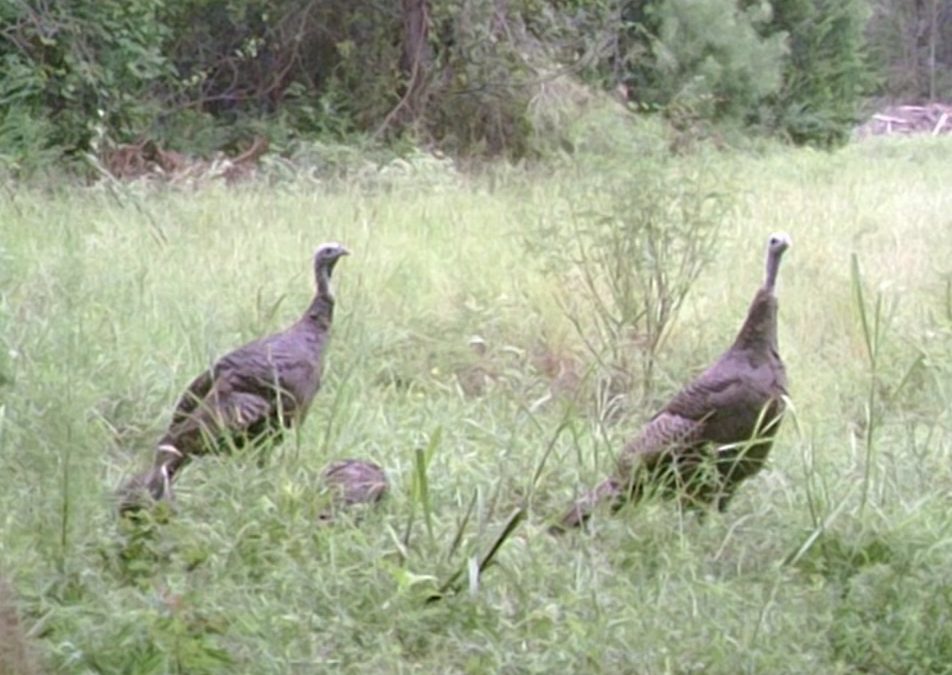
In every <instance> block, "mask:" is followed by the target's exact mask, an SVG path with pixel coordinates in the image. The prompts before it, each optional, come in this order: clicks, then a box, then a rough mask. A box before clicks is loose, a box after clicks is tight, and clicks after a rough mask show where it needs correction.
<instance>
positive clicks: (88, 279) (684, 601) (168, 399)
mask: <svg viewBox="0 0 952 675" xmlns="http://www.w3.org/2000/svg"><path fill="white" fill-rule="evenodd" d="M614 151H615V152H617V153H618V155H617V156H616V157H615V158H614V162H615V164H614V165H613V166H614V168H611V167H609V168H606V169H605V173H603V172H602V165H601V164H600V163H599V161H597V157H596V158H593V159H590V160H589V161H587V162H584V161H583V162H581V163H580V164H575V165H572V164H568V163H566V164H563V165H560V166H557V167H554V168H548V169H545V170H543V169H542V168H536V169H524V168H509V169H504V168H498V169H494V170H492V171H487V172H485V173H481V174H479V175H466V174H461V173H458V172H456V171H454V170H453V169H452V168H451V167H450V166H448V165H446V164H444V163H441V162H437V161H436V160H425V159H424V158H420V159H419V160H418V161H417V160H414V161H408V162H399V163H394V164H391V165H388V166H386V167H384V168H379V167H378V168H376V169H369V170H367V171H365V172H362V173H359V174H357V175H354V176H353V177H351V178H348V179H345V180H324V181H318V180H310V179H306V178H304V177H298V178H295V179H288V180H285V181H282V182H278V183H276V184H274V185H270V186H269V185H267V184H265V183H264V182H260V183H254V184H246V185H240V186H237V187H234V188H225V187H223V186H219V185H209V186H204V187H202V188H201V189H195V190H192V189H179V190H161V189H148V188H145V187H143V186H136V185H133V186H128V187H119V186H109V185H108V184H98V185H96V186H93V187H88V188H65V187H64V188H57V189H52V188H51V189H45V190H44V189H40V188H36V187H33V188H26V187H18V186H14V185H11V186H9V187H8V188H7V191H6V193H5V194H4V196H3V198H2V199H0V456H2V458H3V461H4V470H3V471H2V472H0V581H2V582H3V583H2V584H0V603H6V609H5V608H4V607H0V670H3V667H4V663H5V662H4V659H6V664H7V665H6V667H7V668H8V669H13V668H15V667H19V668H20V670H22V671H23V672H64V673H94V672H95V673H165V672H176V673H211V672H228V673H233V672H237V673H311V672H324V671H340V672H472V673H483V672H546V671H547V672H601V671H605V672H613V673H617V672H632V673H661V672H671V673H686V672H704V673H738V672H758V673H766V672H770V673H775V672H777V673H779V672H791V673H803V672H823V673H837V672H839V673H853V672H874V673H887V672H896V673H900V672H901V673H925V672H935V673H938V672H952V518H950V517H949V515H948V514H949V512H950V507H952V497H950V495H952V427H950V425H952V416H950V404H952V290H950V289H952V190H950V189H949V186H950V185H952V162H950V161H949V156H950V152H952V146H950V145H949V142H948V141H941V140H935V139H929V140H922V141H908V140H903V141H882V142H869V143H866V144H861V145H853V146H850V147H848V148H846V149H844V150H842V151H839V152H837V153H835V154H826V153H820V152H815V151H809V150H794V149H772V150H769V151H765V152H763V153H755V154H720V155H717V154H715V155H710V154H705V153H702V154H701V155H699V156H692V157H687V158H681V159H675V160H670V163H673V169H672V170H673V171H674V172H675V173H677V172H679V171H681V170H684V171H685V172H688V171H696V172H699V175H701V176H702V177H703V180H704V181H707V182H710V183H711V184H712V185H714V186H716V187H717V188H718V189H720V190H721V191H722V192H725V193H727V194H728V197H729V200H730V201H729V203H730V209H729V211H728V212H726V213H725V214H724V215H723V217H722V218H721V220H720V221H719V223H718V225H719V230H718V236H717V242H718V243H717V248H716V256H715V257H714V260H713V262H712V264H709V265H708V266H706V267H705V268H704V269H703V270H702V271H701V274H700V276H699V277H698V279H697V281H696V282H695V283H694V285H693V286H692V287H691V289H690V292H689V293H688V295H687V296H686V300H685V303H684V306H683V307H682V309H681V311H680V313H679V314H678V315H677V317H676V319H675V321H674V322H673V324H672V327H671V329H670V331H669V332H668V333H667V337H666V339H665V340H664V341H663V342H662V344H661V346H660V347H659V349H658V354H657V360H656V364H655V370H654V373H655V375H654V377H655V379H656V384H655V385H654V387H653V389H652V390H651V391H650V392H649V394H647V395H644V394H636V393H634V391H635V390H638V391H640V389H639V388H638V387H637V381H635V382H634V384H633V388H632V392H631V393H630V394H626V392H621V393H620V395H619V396H620V399H618V400H621V401H622V403H623V405H620V406H615V407H614V408H613V410H614V411H615V413H613V414H608V413H607V412H606V406H605V401H604V399H603V398H601V397H600V396H599V394H598V392H599V391H600V390H599V388H598V382H597V380H598V378H599V368H598V367H597V358H596V356H597V354H595V353H593V351H592V350H591V349H589V348H588V347H587V346H586V345H585V341H584V340H583V339H582V336H580V334H579V332H578V330H576V328H575V327H574V326H573V324H572V321H571V320H570V319H571V318H572V317H570V316H567V315H566V311H565V309H564V308H565V307H580V308H581V309H579V311H580V312H582V311H584V307H585V302H584V301H585V297H584V296H582V297H581V298H575V299H574V302H573V298H571V297H568V296H571V295H572V294H573V293H580V292H581V291H580V290H579V289H578V287H576V286H573V285H572V284H571V283H567V282H566V279H567V278H569V277H567V276H565V275H563V274H560V273H559V270H558V269H554V267H555V268H557V266H558V264H559V263H560V261H564V260H565V259H566V256H567V255H568V254H567V252H566V249H565V246H566V242H567V241H571V233H570V232H568V233H567V232H566V226H567V223H568V222H570V221H571V220H572V216H571V214H572V213H573V212H577V211H578V210H579V208H580V207H585V208H588V207H592V208H596V209H597V208H599V207H600V206H603V205H604V201H605V200H606V199H608V197H606V196H605V195H606V194H607V193H606V190H605V186H606V185H607V182H608V181H609V178H608V177H606V176H607V174H608V173H610V172H613V173H612V175H613V176H614V178H611V180H622V179H623V178H624V176H625V162H626V161H634V160H628V159H624V158H623V156H627V153H629V152H631V156H637V152H636V149H632V148H626V147H620V148H616V149H614ZM646 161H647V160H646ZM619 177H620V178H619ZM606 208H608V207H606ZM567 214H568V215H567ZM775 230H785V231H787V232H789V233H790V234H791V236H792V238H793V242H794V245H793V248H792V249H791V250H790V251H789V252H788V253H787V255H786V258H785V261H784V265H783V268H782V270H781V274H780V286H779V294H780V341H781V353H782V355H783V357H784V359H785V361H786V363H787V369H788V373H789V376H790V380H791V397H792V401H793V409H792V411H791V414H789V415H788V417H787V419H786V421H785V422H784V426H783V429H782V432H781V435H780V438H779V439H778V441H777V443H776V445H775V447H774V450H773V453H772V455H771V460H770V463H769V466H768V468H767V470H765V471H764V472H762V473H761V474H760V475H758V476H757V477H755V478H754V479H752V480H751V481H749V482H747V483H745V484H744V485H743V486H742V487H741V489H740V490H739V493H738V496H737V498H736V499H735V500H734V501H733V502H732V504H731V508H730V509H729V510H728V511H727V513H725V514H717V513H712V514H710V515H709V516H708V517H706V518H704V519H699V518H697V517H696V516H695V515H694V514H691V513H682V512H681V511H679V509H678V508H677V506H676V505H675V504H673V503H670V502H662V501H650V502H648V503H645V504H642V505H639V506H638V507H637V508H635V509H627V510H625V511H623V513H622V514H619V516H617V517H610V516H608V515H607V514H601V516H600V517H597V518H596V519H595V520H594V521H593V524H592V527H591V528H590V531H588V532H585V533H579V534H572V535H569V536H567V537H564V538H561V539H556V538H553V537H551V536H550V535H548V534H547V533H546V527H547V525H548V524H549V522H550V519H551V518H552V517H553V516H555V515H556V514H557V513H558V512H559V511H560V510H561V509H562V508H563V507H564V506H565V504H566V503H567V501H568V500H569V499H571V498H572V497H573V495H575V494H576V492H577V491H578V490H580V489H582V488H584V487H585V486H587V485H590V484H591V483H593V482H594V481H596V480H597V479H598V478H599V477H601V476H603V475H604V473H605V472H606V471H607V470H608V467H609V466H610V465H611V460H612V456H613V453H614V452H615V451H617V449H618V448H620V447H621V444H622V443H623V442H624V440H625V439H626V438H628V437H630V436H631V435H632V434H633V433H634V432H635V431H636V430H637V428H638V426H639V425H640V424H641V422H643V421H644V420H645V419H646V418H647V417H648V416H649V415H650V414H651V413H652V412H653V409H654V408H655V407H656V406H657V405H659V404H660V403H662V402H663V401H664V399H665V398H666V397H667V396H669V395H671V394H672V393H674V391H676V389H677V388H678V386H679V384H680V383H682V382H684V381H685V380H686V379H687V378H689V377H690V376H691V375H692V374H694V373H696V372H698V371H699V370H700V369H701V368H703V367H704V366H705V365H706V364H707V363H709V362H710V361H711V360H712V359H713V358H714V357H716V356H717V354H718V353H719V352H721V351H722V350H723V349H725V348H726V347H727V346H728V345H729V344H730V341H731V340H732V338H733V334H734V332H735V331H736V329H737V328H738V327H739V325H740V323H741V321H742V319H743V316H744V313H745V311H746V307H747V303H748V302H749V300H750V298H751V297H752V296H753V293H754V291H755V289H756V287H757V285H758V284H759V283H760V278H761V274H762V260H763V247H764V244H765V242H766V238H767V236H768V235H769V234H770V233H771V232H772V231H775ZM546 233H548V234H546ZM553 233H554V234H553ZM331 239H333V240H339V241H342V242H344V243H346V244H347V245H348V246H349V247H350V249H351V250H352V251H353V255H352V256H350V257H349V258H346V259H344V260H343V261H342V262H341V263H340V264H339V265H338V268H337V271H336V276H335V281H336V292H337V300H338V305H337V315H336V319H335V325H334V338H333V341H332V343H331V346H330V349H329V352H328V354H327V361H326V363H327V376H326V379H325V382H324V386H323V389H322V390H321V392H320V393H319V394H318V397H317V399H316V401H315V405H314V408H313V409H312V412H311V414H310V416H309V418H308V420H307V422H306V424H305V425H304V426H303V428H302V429H301V430H300V433H299V434H297V435H296V436H295V437H293V438H290V439H288V440H287V441H286V442H285V443H284V444H283V445H281V446H279V447H278V448H275V449H274V451H273V453H272V455H271V457H270V459H269V460H268V461H266V462H265V463H264V465H263V466H259V465H258V463H257V462H256V461H255V459H254V458H252V457H250V456H248V457H245V456H241V455H238V456H232V457H208V458H204V459H202V460H200V461H197V462H195V463H193V464H192V465H191V466H189V467H188V468H187V469H186V470H185V471H184V472H183V473H182V475H181V479H180V480H179V482H178V486H177V494H178V498H177V502H176V505H175V513H174V514H172V515H171V516H170V517H169V518H168V519H167V521H166V522H160V523H157V524H155V526H154V527H151V528H148V527H143V528H139V529H133V528H130V527H127V526H124V525H123V524H121V523H120V522H118V520H117V517H116V513H115V503H114V490H115V488H116V486H117V485H118V484H119V483H120V481H121V480H122V479H123V478H124V477H125V476H127V475H129V474H131V473H132V472H134V471H138V470H141V469H142V468H144V467H145V466H146V465H147V464H148V463H149V461H150V456H151V447H152V444H154V442H155V440H156V439H157V438H158V437H159V435H160V434H161V432H162V431H163V429H164V425H165V424H166V423H167V422H168V416H169V414H170V411H171V407H172V405H173V404H174V401H175V399H176V398H177V396H178V394H179V393H180V392H181V390H182V389H183V387H184V386H185V385H186V384H187V383H188V382H189V381H190V379H191V378H192V377H193V376H194V375H195V374H197V373H198V372H200V370H201V369H202V368H204V367H206V366H207V365H208V363H209V362H210V360H211V359H213V358H214V357H215V356H217V355H220V354H222V353H224V352H225V351H227V350H229V349H231V348H233V347H235V346H237V345H239V344H241V343H242V342H244V341H247V340H249V339H252V338H254V337H257V336H260V335H263V334H265V333H267V332H270V331H272V330H276V329H278V328H280V327H282V326H284V325H286V324H287V323H289V322H290V321H292V320H294V319H295V318H296V317H297V316H298V314H299V313H300V312H301V311H302V310H303V309H304V307H305V306H306V305H307V302H308V300H309V298H310V295H311V293H312V289H313V280H312V277H311V273H310V269H311V263H310V257H311V254H312V252H313V250H314V248H315V247H316V245H317V244H319V243H321V242H322V241H326V240H331ZM853 254H855V256H856V258H855V259H856V261H857V262H858V266H859V277H856V276H855V275H854V272H853V270H852V263H851V260H852V255H853ZM857 282H859V283H857ZM860 288H861V289H862V294H861V298H860V297H859V296H860V294H858V292H857V291H858V289H860ZM579 300H581V301H579ZM877 303H878V306H879V310H878V314H877V310H876V306H877ZM861 305H862V307H864V308H865V312H863V311H860V307H861ZM877 316H878V317H879V320H878V321H877V319H876V317H877ZM864 317H865V325H866V330H865V331H864V328H863V326H864ZM575 318H576V319H579V320H581V323H580V325H581V327H582V330H583V331H584V330H585V326H586V324H585V322H584V319H585V316H583V315H581V314H580V315H579V316H577V317H575ZM476 336H478V337H479V338H480V339H481V340H482V341H483V342H484V343H485V347H486V348H485V351H484V352H482V353H480V352H479V351H477V350H474V348H473V345H472V344H471V343H472V342H473V339H474V337H476ZM632 349H636V346H633V347H632ZM873 357H875V358H873ZM619 410H620V411H621V412H620V413H619V412H617V411H619ZM341 457H364V458H368V459H373V460H375V461H377V462H378V463H380V464H381V465H383V466H384V467H385V468H386V470H387V472H388V473H389V476H390V479H391V483H392V492H391V495H390V497H389V498H388V499H387V500H386V501H385V502H384V503H383V504H382V505H381V507H380V508H379V509H377V510H375V511H373V512H371V513H366V514H365V515H364V517H363V518H362V519H361V520H360V521H359V523H353V522H350V521H347V522H342V523H339V524H337V525H335V526H333V527H330V528H327V527H318V526H317V524H316V516H317V514H318V513H319V512H320V510H321V508H323V505H324V502H325V495H323V493H322V492H321V488H320V483H319V473H320V469H321V467H322V466H323V465H324V464H325V463H326V462H328V461H330V460H333V459H337V458H341ZM421 458H422V459H421ZM421 468H425V477H426V480H425V481H422V480H421V474H422V473H423V472H422V471H421ZM424 488H425V489H424ZM519 507H524V508H525V509H526V512H527V517H526V519H525V520H524V521H522V522H521V523H520V524H519V525H518V528H517V529H516V530H515V531H514V532H513V533H512V535H511V536H509V537H508V539H507V540H506V541H505V542H504V543H503V545H502V547H501V548H500V550H499V552H498V555H497V556H496V559H495V564H494V565H492V566H491V567H489V568H488V569H487V570H486V571H485V573H484V574H483V575H481V576H477V575H476V574H475V573H474V570H473V568H474V561H476V560H478V558H479V557H480V556H482V555H484V554H485V553H486V551H487V550H488V549H489V547H490V546H491V544H492V543H493V541H494V539H495V538H496V537H497V536H498V535H499V533H500V531H501V529H502V528H503V526H504V524H505V523H506V521H507V518H509V517H510V515H511V514H512V513H513V512H514V511H515V509H517V508H519ZM456 572H461V573H460V575H459V576H458V577H457V578H458V581H459V583H458V584H457V585H455V586H454V587H453V589H451V590H452V591H453V592H450V593H448V594H447V595H446V596H445V597H443V598H442V599H441V600H439V601H436V602H429V603H428V602H427V598H428V597H430V596H431V595H432V594H433V593H434V591H435V590H436V589H438V588H439V587H440V586H442V585H443V584H444V583H445V582H446V581H447V580H448V579H450V578H451V577H452V575H453V574H454V573H456ZM11 607H13V608H15V609H16V610H17V611H18V613H19V617H20V618H19V621H17V619H16V617H15V616H14V613H13V612H11V611H10V609H11ZM10 663H16V664H19V666H10V665H9V664H10ZM14 672H15V671H14Z"/></svg>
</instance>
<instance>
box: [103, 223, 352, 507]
mask: <svg viewBox="0 0 952 675" xmlns="http://www.w3.org/2000/svg"><path fill="white" fill-rule="evenodd" d="M344 255H348V251H347V249H346V248H344V247H343V246H341V245H340V244H337V243H333V242H332V243H327V244H323V245H321V246H320V247H318V249H317V252H316V253H315V254H314V274H315V277H316V281H317V293H316V294H315V296H314V299H313V300H312V301H311V304H310V306H308V308H307V311H306V312H305V313H304V315H303V316H302V317H301V318H300V319H298V320H297V322H295V323H294V324H293V325H291V326H290V327H289V328H287V329H285V330H283V331H281V332H280V333H275V334H273V335H270V336H268V337H265V338H262V339H260V340H255V341H254V342H250V343H248V344H246V345H244V346H243V347H239V348H238V349H236V350H234V351H232V352H230V353H228V354H226V355H225V356H223V357H221V358H220V359H219V360H218V361H216V362H215V363H214V365H212V367H211V368H210V369H209V370H207V371H205V372H203V373H202V374H201V375H199V376H198V377H196V378H195V379H194V380H193V381H192V383H191V384H190V385H188V388H187V389H186V391H185V393H184V394H183V395H182V397H181V398H180V399H179V402H178V405H177V406H176V408H175V411H174V412H173V413H172V420H171V422H170V423H169V427H168V430H167V431H166V432H165V435H163V436H162V438H161V439H160V440H159V442H158V444H157V448H156V456H155V462H154V464H153V466H152V468H151V469H150V470H149V471H147V472H146V473H145V474H142V475H141V476H137V477H135V478H133V479H132V480H131V481H130V482H129V483H127V485H126V486H125V487H124V488H123V489H122V490H121V497H120V498H121V504H120V510H122V511H125V510H128V509H134V508H137V507H139V506H141V503H140V500H139V493H141V491H142V490H143V489H145V490H147V491H148V493H149V494H150V495H151V497H152V498H153V499H155V500H159V499H162V498H164V497H169V496H170V495H171V484H172V481H173V479H174V478H175V475H176V474H177V473H178V471H179V470H180V469H181V468H182V467H183V466H184V465H185V464H186V463H187V462H188V461H189V460H190V459H191V458H192V457H193V456H194V455H200V454H203V453H205V452H209V451H213V450H218V449H222V448H223V447H225V448H226V447H229V445H231V444H233V445H235V446H241V445H243V444H244V443H245V442H247V441H250V440H259V439H263V438H268V437H270V438H272V439H273V440H279V439H280V436H281V434H282V431H283V429H284V428H287V427H291V426H293V425H296V424H299V423H300V422H301V421H302V420H303V419H304V416H305V415H306V414H307V410H308V408H309V407H310V405H311V401H312V400H313V399H314V395H315V394H316V393H317V390H318V389H319V388H320V385H321V374H322V370H323V356H324V349H325V346H326V343H327V339H328V335H329V331H330V327H331V321H332V319H333V316H334V297H333V295H332V293H331V288H330V280H331V274H332V272H333V271H334V266H335V265H336V264H337V261H338V260H339V259H340V257H341V256H344Z"/></svg>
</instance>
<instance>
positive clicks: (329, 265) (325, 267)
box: [314, 241, 350, 298]
mask: <svg viewBox="0 0 952 675" xmlns="http://www.w3.org/2000/svg"><path fill="white" fill-rule="evenodd" d="M345 255H350V251H348V250H347V249H346V248H345V247H344V246H343V244H339V243H337V242H336V241H329V242H327V243H326V244H321V245H320V246H318V247H317V250H316V251H315V252H314V276H315V277H317V292H318V294H320V295H322V296H326V297H327V298H331V297H332V296H331V289H330V281H331V272H333V271H334V265H336V264H337V261H338V260H340V258H341V257H342V256H345Z"/></svg>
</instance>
